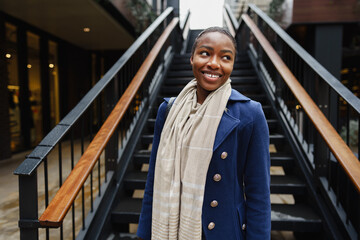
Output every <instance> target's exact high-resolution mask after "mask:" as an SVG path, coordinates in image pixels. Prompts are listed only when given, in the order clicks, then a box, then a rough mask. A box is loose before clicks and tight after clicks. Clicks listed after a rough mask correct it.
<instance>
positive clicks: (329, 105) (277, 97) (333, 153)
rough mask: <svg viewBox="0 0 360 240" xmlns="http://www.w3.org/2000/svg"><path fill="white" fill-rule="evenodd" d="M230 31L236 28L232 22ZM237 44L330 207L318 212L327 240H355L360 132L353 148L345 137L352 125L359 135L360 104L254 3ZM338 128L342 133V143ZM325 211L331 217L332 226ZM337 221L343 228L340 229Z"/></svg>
mask: <svg viewBox="0 0 360 240" xmlns="http://www.w3.org/2000/svg"><path fill="white" fill-rule="evenodd" d="M227 12H228V11H227ZM228 26H229V28H231V27H233V28H234V26H236V23H232V24H230V25H228ZM236 39H237V41H238V45H239V47H240V51H248V52H249V53H250V54H249V55H250V57H251V59H252V62H253V64H254V66H255V68H256V69H257V71H258V73H260V74H259V75H260V79H261V80H262V81H263V82H264V83H265V84H264V85H265V86H266V90H267V92H268V93H269V94H270V96H271V98H272V100H273V102H274V103H275V104H276V106H275V107H276V108H277V109H278V112H279V115H280V117H281V118H282V119H283V122H285V123H286V124H287V129H288V130H289V134H290V137H291V138H293V141H296V142H297V144H296V146H298V147H299V152H302V154H303V155H302V156H303V157H302V159H306V163H305V164H303V165H301V166H300V167H302V168H303V170H304V171H305V173H306V174H308V175H309V176H308V177H307V183H308V185H309V187H310V188H311V190H312V191H313V193H315V194H316V193H318V192H320V198H321V200H322V202H325V203H327V206H328V208H325V206H322V205H320V209H319V211H320V212H321V213H322V215H323V216H325V219H323V220H324V221H325V222H326V224H328V228H327V230H329V233H328V234H329V236H331V237H333V238H334V239H337V237H339V238H349V239H357V238H358V236H359V233H360V204H359V202H360V162H359V160H358V159H357V157H356V156H355V154H357V155H358V153H359V141H358V140H359V133H358V132H357V133H356V135H355V138H356V140H357V142H356V144H352V143H351V142H350V140H349V138H350V134H352V133H353V131H354V130H353V129H350V122H351V121H354V122H355V123H356V125H357V131H358V126H359V113H360V100H359V99H358V98H357V97H356V96H355V95H354V94H352V93H351V92H350V91H349V90H348V89H347V88H346V87H345V86H344V85H342V84H341V82H340V81H339V80H337V79H336V78H335V77H333V76H332V75H331V74H330V73H329V72H328V71H327V70H326V69H325V68H324V67H323V66H321V64H319V63H318V62H317V61H316V60H315V59H314V58H313V57H311V56H310V55H309V54H308V53H307V52H306V51H305V50H304V49H303V48H301V47H300V46H299V45H298V44H297V43H296V42H295V41H294V40H293V39H292V38H291V37H290V36H288V35H287V34H286V33H285V31H283V30H282V29H281V28H280V27H279V26H278V25H277V24H276V23H275V22H274V21H273V20H272V19H270V18H269V17H268V16H267V15H266V14H265V13H263V12H262V11H261V10H260V9H258V8H257V7H256V6H255V5H253V4H250V5H249V9H248V14H244V15H243V16H242V20H241V22H240V26H239V28H238V29H237V32H236ZM322 91H326V94H322ZM343 115H344V116H345V119H344V118H343V117H342V116H343ZM340 126H341V128H340ZM344 126H345V127H344ZM336 129H338V131H339V132H341V131H342V130H343V131H344V132H345V137H343V138H344V139H345V141H344V140H343V139H342V137H340V135H339V134H338V132H337V131H336ZM341 133H342V132H341ZM316 197H317V196H315V198H316ZM315 200H316V201H317V200H319V199H315ZM328 209H332V210H333V211H334V212H335V214H334V215H336V216H335V219H336V220H335V221H333V220H332V219H331V216H332V215H331V214H332V212H331V213H330V211H328ZM339 222H340V223H341V224H340V225H342V226H341V227H340V228H339V229H338V225H339V224H338V223H339ZM329 226H330V227H329Z"/></svg>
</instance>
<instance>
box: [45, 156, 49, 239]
mask: <svg viewBox="0 0 360 240" xmlns="http://www.w3.org/2000/svg"><path fill="white" fill-rule="evenodd" d="M48 181H49V179H48V160H47V158H45V159H44V188H45V208H47V206H48V205H49V184H48ZM45 236H46V240H48V239H49V228H46V229H45Z"/></svg>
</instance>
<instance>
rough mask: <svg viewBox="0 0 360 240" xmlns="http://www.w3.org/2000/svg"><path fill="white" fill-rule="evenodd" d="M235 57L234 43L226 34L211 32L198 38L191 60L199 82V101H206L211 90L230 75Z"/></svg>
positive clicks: (221, 83)
mask: <svg viewBox="0 0 360 240" xmlns="http://www.w3.org/2000/svg"><path fill="white" fill-rule="evenodd" d="M234 59H235V47H234V44H233V42H232V41H231V40H230V38H229V37H228V36H226V35H225V34H223V33H219V32H209V33H205V34H204V35H203V36H201V37H200V38H199V39H198V43H197V46H196V48H195V51H194V54H193V55H192V56H191V58H190V62H191V65H192V69H193V73H194V76H195V78H196V80H197V83H198V84H197V98H198V102H199V103H202V102H204V100H205V98H206V97H207V95H209V93H210V92H212V91H214V90H216V89H217V88H219V87H220V86H221V85H223V84H224V83H225V81H226V80H227V79H228V78H229V77H230V74H231V72H232V70H233V66H234Z"/></svg>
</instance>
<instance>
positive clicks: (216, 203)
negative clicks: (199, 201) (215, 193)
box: [210, 200, 219, 207]
mask: <svg viewBox="0 0 360 240" xmlns="http://www.w3.org/2000/svg"><path fill="white" fill-rule="evenodd" d="M218 205H219V203H218V201H216V200H213V201H211V203H210V206H212V207H217V206H218Z"/></svg>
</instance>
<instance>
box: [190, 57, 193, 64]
mask: <svg viewBox="0 0 360 240" xmlns="http://www.w3.org/2000/svg"><path fill="white" fill-rule="evenodd" d="M190 64H191V65H193V56H191V57H190Z"/></svg>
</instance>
